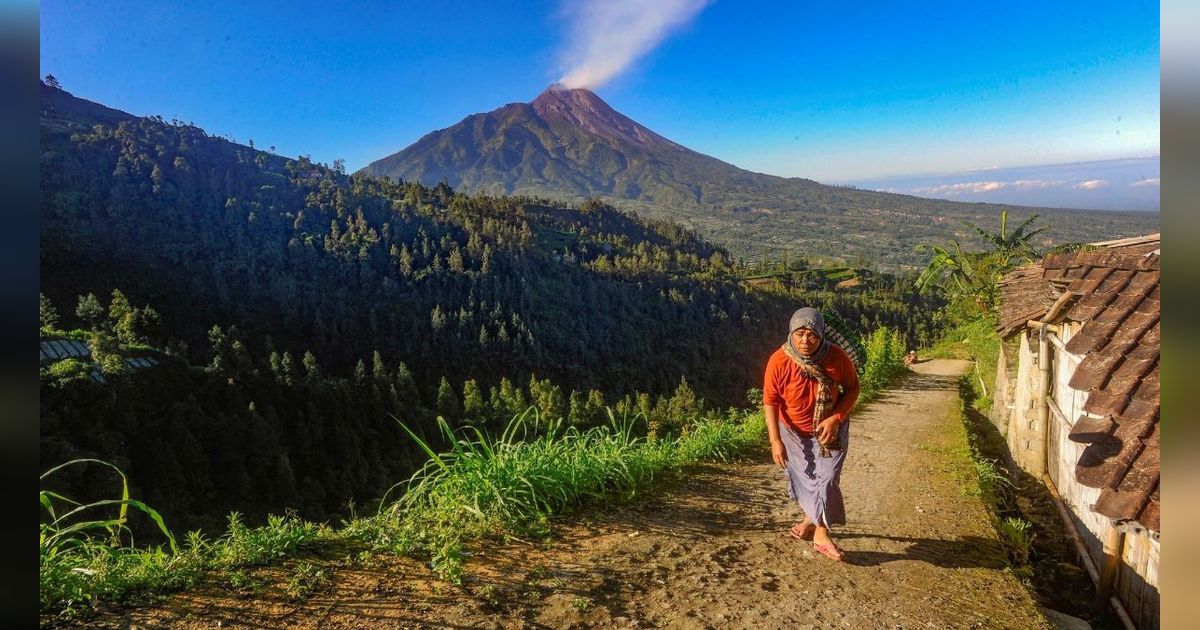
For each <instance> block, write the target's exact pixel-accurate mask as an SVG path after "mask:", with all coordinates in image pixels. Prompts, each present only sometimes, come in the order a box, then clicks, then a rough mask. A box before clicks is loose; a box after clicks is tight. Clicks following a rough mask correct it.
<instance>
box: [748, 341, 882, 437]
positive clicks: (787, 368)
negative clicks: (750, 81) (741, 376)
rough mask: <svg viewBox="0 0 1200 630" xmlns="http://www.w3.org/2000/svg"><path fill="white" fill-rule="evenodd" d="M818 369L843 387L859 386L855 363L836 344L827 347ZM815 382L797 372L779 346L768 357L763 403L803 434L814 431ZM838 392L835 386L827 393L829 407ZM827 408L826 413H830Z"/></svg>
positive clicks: (796, 367)
mask: <svg viewBox="0 0 1200 630" xmlns="http://www.w3.org/2000/svg"><path fill="white" fill-rule="evenodd" d="M821 369H823V370H825V373H826V374H828V375H829V378H831V379H833V382H834V383H836V384H838V385H841V386H842V387H843V388H846V389H850V388H853V387H857V386H858V373H857V372H855V371H854V362H853V361H851V360H850V357H849V356H847V355H846V352H845V351H844V350H842V349H841V348H839V347H838V346H836V345H833V346H831V347H830V348H829V352H827V353H825V358H824V359H823V360H822V361H821ZM817 385H818V383H817V381H816V379H813V378H809V377H807V376H805V375H804V373H803V372H801V371H800V367H799V366H797V365H796V363H795V362H794V361H792V360H791V359H790V358H788V355H787V353H785V352H784V351H783V348H780V349H778V350H776V351H775V353H774V354H772V355H771V358H770V359H769V360H767V371H766V374H764V375H763V404H764V405H769V406H772V407H776V408H778V409H779V420H780V422H783V423H785V424H787V425H788V426H790V427H792V428H793V429H795V430H797V431H799V432H800V433H802V434H805V435H807V434H811V433H812V432H813V407H814V406H815V405H816V401H817ZM840 395H841V392H839V391H838V389H837V388H836V387H835V388H834V390H833V391H832V392H829V397H830V398H831V399H832V400H831V401H830V403H829V410H832V408H833V406H834V405H836V404H837V401H838V398H839V397H840ZM829 410H827V411H826V413H827V414H828V413H829Z"/></svg>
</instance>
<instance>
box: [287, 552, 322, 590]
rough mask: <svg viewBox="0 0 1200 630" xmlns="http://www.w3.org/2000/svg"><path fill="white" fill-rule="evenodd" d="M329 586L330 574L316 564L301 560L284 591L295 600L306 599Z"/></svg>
mask: <svg viewBox="0 0 1200 630" xmlns="http://www.w3.org/2000/svg"><path fill="white" fill-rule="evenodd" d="M328 585H329V574H328V573H326V571H325V569H324V568H322V567H321V566H320V565H317V564H316V563H313V562H309V561H305V560H301V561H300V562H298V563H296V569H295V570H294V571H293V572H292V576H291V577H290V578H289V579H288V583H287V586H286V587H285V588H284V590H285V591H286V592H287V594H288V595H291V596H292V597H293V598H295V599H304V598H307V597H308V596H310V595H312V594H313V593H316V592H318V591H320V590H322V589H324V588H325V587H327V586H328Z"/></svg>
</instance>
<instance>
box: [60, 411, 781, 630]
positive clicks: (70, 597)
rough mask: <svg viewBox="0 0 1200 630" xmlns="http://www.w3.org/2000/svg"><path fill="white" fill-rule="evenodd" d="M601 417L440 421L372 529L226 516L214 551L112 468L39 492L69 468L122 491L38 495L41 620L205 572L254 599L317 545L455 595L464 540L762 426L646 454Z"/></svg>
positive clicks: (734, 446)
mask: <svg viewBox="0 0 1200 630" xmlns="http://www.w3.org/2000/svg"><path fill="white" fill-rule="evenodd" d="M608 415H609V424H608V425H606V426H601V427H596V428H593V429H589V430H587V431H580V430H579V429H577V428H574V427H564V423H563V422H562V421H561V420H559V421H555V422H543V421H541V420H540V419H539V418H538V417H537V415H536V413H534V412H533V411H532V410H531V411H529V412H526V413H525V414H522V415H519V416H517V417H515V418H513V420H512V421H511V422H510V423H509V425H508V428H507V429H506V430H505V431H504V433H503V434H502V435H500V436H499V437H497V438H492V437H489V436H487V435H486V434H484V433H482V432H480V431H479V430H477V429H469V430H467V432H466V433H465V434H463V435H460V434H458V433H455V432H454V431H452V430H451V428H450V425H449V423H447V422H446V421H445V420H439V426H440V427H441V430H442V432H443V434H444V435H445V436H446V437H447V439H448V442H449V443H450V444H451V448H450V449H449V450H448V451H446V452H443V453H437V452H435V451H433V449H432V448H431V447H430V446H429V444H428V443H426V442H424V441H422V440H420V439H419V438H417V437H416V436H415V435H413V438H414V439H415V440H416V441H417V442H418V444H420V445H421V447H422V448H424V449H425V450H426V453H427V454H428V455H429V456H430V459H429V462H428V463H427V464H426V466H425V467H424V468H423V469H421V470H420V471H418V472H417V474H416V475H414V476H413V478H412V479H411V480H410V481H409V482H407V483H406V484H403V485H404V487H403V488H401V487H397V488H395V490H397V491H399V490H404V493H403V495H402V496H401V497H400V498H399V499H396V500H393V501H392V502H390V503H389V502H388V501H387V497H386V496H385V498H384V500H383V501H381V503H380V506H381V507H380V509H379V511H378V514H377V515H376V516H372V517H368V518H360V519H356V520H353V521H351V522H349V523H347V524H346V526H345V527H343V528H341V529H338V530H333V529H331V528H328V527H326V526H323V525H316V524H313V523H309V522H305V521H303V520H301V519H300V518H298V517H297V516H295V515H286V516H271V517H269V518H268V520H267V523H266V525H263V526H261V527H249V526H247V525H246V524H245V523H244V522H243V520H242V517H241V515H240V514H237V513H233V514H230V516H229V525H228V528H227V531H226V532H225V534H224V535H222V536H220V537H218V538H216V539H215V540H209V539H207V538H205V537H204V536H203V535H202V534H200V533H199V532H191V533H189V534H188V535H187V536H186V537H185V539H184V542H183V543H182V544H178V543H177V542H176V540H175V538H174V537H173V536H172V535H171V533H170V531H169V530H168V529H167V527H166V525H165V524H164V523H163V522H162V519H161V517H159V516H158V513H157V512H156V511H154V510H153V509H152V508H150V507H149V506H147V505H145V504H144V503H142V502H140V501H137V500H135V499H131V498H129V487H128V483H127V482H126V479H125V475H124V473H123V472H121V471H120V469H118V468H117V467H116V466H113V465H111V464H108V463H106V462H100V461H96V460H76V461H72V462H68V463H66V464H63V465H62V466H59V467H56V468H53V469H51V470H49V471H47V472H46V473H45V474H44V475H43V476H42V478H43V480H45V479H46V478H47V477H49V476H51V475H53V474H54V473H55V472H57V471H59V470H61V469H62V468H64V467H66V466H71V465H83V464H94V465H102V466H107V467H109V468H111V469H112V470H113V471H114V472H115V473H116V476H117V477H118V478H119V480H120V482H121V486H120V498H119V499H110V500H103V501H97V502H95V503H90V504H80V503H79V502H76V501H73V500H72V499H70V498H67V497H64V496H61V495H59V494H56V493H54V492H51V491H49V490H43V491H41V494H40V500H41V504H42V506H43V508H44V511H45V517H44V518H43V522H42V523H41V562H40V571H39V573H40V575H39V578H40V585H41V610H42V612H43V613H44V614H56V615H58V616H60V617H63V618H70V617H73V616H75V615H77V614H78V613H81V612H84V611H86V610H87V609H89V608H91V607H93V606H94V605H95V604H97V603H99V602H101V601H105V602H121V601H126V602H128V601H138V600H139V599H144V598H146V597H153V596H155V595H156V594H159V593H163V592H166V591H171V590H176V589H180V588H186V587H189V586H191V585H194V584H195V583H197V582H198V581H199V579H200V578H201V577H202V576H203V575H204V573H205V571H209V570H220V571H227V572H230V577H229V578H228V579H229V584H230V586H231V588H233V589H234V590H236V591H238V592H242V593H253V592H255V591H256V590H257V589H258V588H261V585H259V584H257V582H256V581H255V580H253V579H252V578H251V577H250V576H249V575H247V574H246V573H245V572H244V571H242V569H244V568H246V567H254V566H262V565H267V564H271V563H275V562H278V561H280V560H281V559H283V558H286V557H288V556H290V555H293V554H294V553H295V552H296V551H297V550H299V549H302V548H304V547H305V546H307V545H310V544H314V543H317V542H320V541H323V540H324V541H331V540H349V539H354V540H367V541H370V542H373V543H375V545H376V547H382V548H387V549H390V550H393V551H400V552H404V553H416V554H424V555H426V556H428V557H429V558H430V559H431V565H432V567H433V569H434V570H435V571H436V572H437V574H438V575H439V576H441V577H442V578H444V579H446V580H449V581H451V582H455V583H460V582H461V581H462V570H463V559H464V557H465V556H466V553H467V552H466V551H465V550H466V547H467V545H468V544H469V543H470V542H471V541H472V540H475V539H477V538H480V537H484V536H501V535H508V536H537V535H540V534H543V533H545V532H547V531H548V519H549V517H550V516H551V515H553V514H557V513H560V512H563V511H565V510H567V509H569V508H572V507H575V506H578V505H581V504H585V503H588V502H595V501H601V500H604V499H606V498H609V497H610V496H614V495H615V496H623V497H630V496H634V495H635V494H637V493H639V492H641V491H643V490H645V489H646V487H647V485H648V484H649V483H650V482H651V481H653V480H654V479H655V478H656V477H657V476H660V475H661V474H662V473H664V472H666V471H668V470H672V469H677V468H679V467H681V466H685V465H688V464H691V463H694V462H697V461H700V460H705V459H726V458H728V457H730V456H731V455H733V454H734V453H736V452H738V451H739V450H741V449H743V448H745V447H746V446H748V445H750V444H754V443H760V442H761V441H762V440H763V439H764V438H763V433H764V428H763V421H762V415H761V414H747V413H738V412H732V411H731V412H730V414H729V415H728V416H727V417H724V418H716V419H707V420H703V421H698V422H695V423H694V424H688V425H685V426H686V427H687V428H686V430H685V431H684V432H683V434H682V435H680V436H678V437H672V438H670V439H654V440H649V439H646V438H642V437H638V433H637V432H636V431H635V430H634V427H635V426H639V427H644V426H645V418H644V417H643V416H641V415H639V416H635V417H632V418H623V419H621V420H617V419H615V418H614V416H613V413H612V411H611V410H610V411H609V412H608ZM130 507H132V508H134V510H135V511H136V512H140V513H144V514H145V515H146V516H147V517H149V518H150V519H151V520H153V521H154V522H155V524H156V525H158V527H159V529H160V531H161V532H162V534H163V535H164V537H165V538H166V542H165V543H162V544H159V545H157V546H151V547H145V546H143V547H139V546H136V545H135V544H134V541H133V540H132V539H131V537H130V533H129V531H130V530H129V528H128V527H127V522H128V519H129V516H130V514H129V508H130ZM87 515H93V516H91V517H90V518H91V520H85V517H86V516H87ZM327 579H328V576H327V575H326V572H325V571H324V569H321V568H319V567H317V566H316V565H312V566H308V565H305V564H303V563H301V565H297V570H296V573H295V575H294V576H293V578H292V580H291V581H290V582H289V584H288V590H289V592H290V593H292V594H293V596H295V597H305V596H307V595H308V594H311V593H312V592H315V590H317V589H319V588H322V587H323V585H324V584H325V581H326V580H327Z"/></svg>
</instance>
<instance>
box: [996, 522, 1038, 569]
mask: <svg viewBox="0 0 1200 630" xmlns="http://www.w3.org/2000/svg"><path fill="white" fill-rule="evenodd" d="M1030 529H1032V526H1031V525H1030V524H1029V521H1026V520H1025V519H1023V518H1020V517H1015V516H1009V517H1005V518H1004V519H1003V520H1001V521H1000V537H1001V539H1002V540H1003V541H1004V546H1005V548H1007V549H1008V553H1009V558H1010V560H1012V562H1013V564H1014V565H1015V566H1018V567H1022V566H1025V565H1028V564H1029V551H1030V549H1031V548H1032V546H1033V536H1034V534H1033V532H1032V531H1030Z"/></svg>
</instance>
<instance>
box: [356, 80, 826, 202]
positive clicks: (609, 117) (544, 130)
mask: <svg viewBox="0 0 1200 630" xmlns="http://www.w3.org/2000/svg"><path fill="white" fill-rule="evenodd" d="M363 170H364V172H366V173H368V174H372V175H387V176H389V177H392V178H393V179H396V178H400V179H405V180H418V181H420V182H422V183H425V184H436V183H438V182H441V181H445V182H446V183H448V184H449V185H450V186H452V187H454V188H455V189H459V190H463V191H465V192H488V193H493V194H532V195H547V196H551V197H558V198H563V197H565V198H568V199H584V198H587V197H595V196H598V197H608V198H615V199H623V200H631V201H640V202H644V203H647V204H652V205H661V206H669V207H674V208H680V207H688V206H693V207H695V206H702V205H705V204H709V205H714V204H715V205H717V206H722V205H725V204H726V203H728V202H729V201H730V193H737V192H739V191H741V192H743V193H744V192H748V191H753V190H755V189H764V190H767V191H770V193H771V194H772V196H774V195H777V194H780V193H783V194H786V193H789V192H791V193H798V192H800V191H799V190H788V189H791V188H797V189H798V188H804V187H810V186H818V187H819V186H820V185H819V184H817V183H816V182H813V181H811V180H803V179H786V178H782V177H774V176H771V175H763V174H759V173H752V172H750V171H746V170H742V169H740V168H738V167H736V166H734V165H732V164H728V163H726V162H722V161H721V160H718V159H716V158H713V157H710V156H707V155H704V154H703V153H698V152H696V151H693V150H691V149H688V148H687V147H685V146H683V145H681V144H679V143H676V142H673V141H671V140H668V139H667V138H664V137H663V136H661V135H659V134H657V133H655V132H654V131H652V130H650V129H649V128H647V127H645V126H644V125H642V124H640V123H638V122H636V121H634V120H632V119H631V118H629V117H628V116H625V115H624V114H621V113H620V112H618V111H616V110H615V109H613V108H612V107H610V106H609V105H608V103H605V102H604V100H603V99H601V98H600V97H599V96H597V95H596V94H595V93H594V92H592V91H590V90H586V89H566V88H562V87H560V86H557V85H555V86H551V87H550V88H548V89H546V91H544V92H542V93H541V95H539V96H538V97H537V98H536V99H534V100H533V101H532V102H530V103H511V104H508V105H505V106H503V107H501V108H499V109H496V110H493V111H490V112H487V113H484V114H475V115H473V116H468V117H467V118H465V119H464V120H462V121H461V122H459V123H458V124H456V125H454V126H452V127H450V128H448V129H442V130H440V131H435V132H433V133H430V134H428V135H426V136H425V137H423V138H421V139H420V140H418V141H417V142H416V143H414V144H413V145H412V146H410V147H408V148H406V149H404V150H403V151H400V152H398V153H395V154H393V155H390V156H388V157H386V158H383V159H381V160H378V161H375V162H372V163H371V164H369V165H368V166H367V167H366V168H365V169H363Z"/></svg>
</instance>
